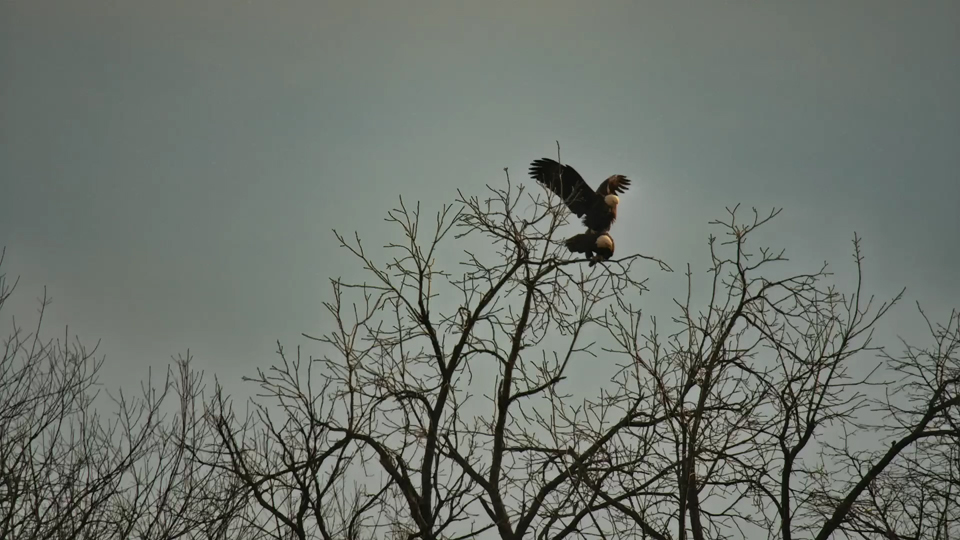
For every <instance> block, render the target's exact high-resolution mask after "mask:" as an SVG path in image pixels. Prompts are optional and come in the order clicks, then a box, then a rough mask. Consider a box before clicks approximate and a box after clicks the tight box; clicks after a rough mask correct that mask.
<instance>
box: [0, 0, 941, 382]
mask: <svg viewBox="0 0 960 540" xmlns="http://www.w3.org/2000/svg"><path fill="white" fill-rule="evenodd" d="M958 27H960V3H958V2H955V1H952V0H948V1H942V2H935V1H918V2H909V3H908V2H899V1H877V0H870V1H866V0H865V1H856V2H854V1H845V2H825V1H821V2H789V3H788V2H732V1H731V2H690V1H680V2H677V1H669V2H668V1H662V2H652V1H648V2H636V1H622V2H620V1H616V2H615V1H606V2H597V3H589V2H573V1H566V0H564V1H553V2H546V1H537V2H522V3H515V2H507V1H501V0H497V1H484V2H471V3H467V2H440V1H436V2H425V1H406V2H393V1H389V2H388V1H383V2H360V1H349V2H348V1H342V2H336V3H331V2H317V1H306V0H304V1H286V0H285V1H270V2H268V1H265V0H251V1H246V2H241V1H217V2H214V1H209V0H182V1H180V0H177V1H163V2H115V1H109V2H108V1H94V0H83V1H80V0H70V1H61V0H57V1H46V2H30V1H25V0H6V1H3V2H0V245H4V246H6V247H7V261H6V263H5V265H4V266H5V267H6V270H7V272H8V274H10V275H20V276H21V284H20V287H21V288H20V290H19V294H18V295H17V296H16V297H15V298H14V303H13V304H12V305H11V306H9V307H10V308H11V309H9V310H5V311H4V319H5V321H4V323H3V324H4V326H3V328H4V331H3V334H4V335H6V333H7V329H8V328H9V317H10V315H13V314H17V315H19V317H28V316H29V315H32V314H33V312H34V308H35V304H34V303H33V302H34V299H35V298H36V297H38V296H40V295H41V294H42V287H43V286H44V285H46V286H47V287H48V291H49V293H50V294H51V295H52V296H53V298H54V305H53V306H52V311H51V312H50V313H49V319H48V323H49V326H48V327H47V330H48V332H50V333H51V335H56V334H57V333H59V334H62V331H63V326H64V325H66V324H69V325H70V333H71V334H74V333H77V334H79V336H80V338H81V340H82V341H84V342H86V343H90V344H92V343H94V342H95V341H96V340H97V339H102V340H103V343H102V345H101V349H100V352H102V353H105V354H106V356H107V366H108V368H109V369H108V370H107V371H106V372H105V373H104V381H105V382H106V383H107V384H108V385H116V384H124V383H127V384H129V383H130V382H133V381H138V380H140V379H141V378H142V377H143V376H145V374H146V368H147V366H151V365H152V366H154V367H155V368H160V367H163V366H165V365H166V364H167V362H168V361H169V358H170V356H171V355H175V354H177V353H178V352H182V351H185V350H186V349H187V348H190V349H191V351H192V352H193V353H194V355H195V356H196V358H197V361H198V363H199V365H200V366H201V367H204V368H207V369H208V370H213V371H215V372H216V373H217V374H218V375H219V376H220V377H221V378H223V379H226V380H228V381H229V380H231V379H236V378H239V376H240V375H243V374H250V373H251V371H252V369H253V367H254V366H257V365H265V364H266V363H267V362H270V361H272V360H273V351H274V350H275V341H276V340H277V339H280V340H282V341H283V342H284V344H285V346H287V347H288V348H293V347H295V346H296V345H297V344H304V345H305V346H306V348H305V352H307V353H310V352H314V353H316V352H317V351H316V347H315V345H311V344H310V343H309V342H307V341H306V340H305V339H303V338H301V337H300V332H308V333H311V334H319V333H322V332H324V331H325V330H326V329H325V328H323V327H318V321H321V320H322V316H323V307H322V305H321V301H323V300H326V299H329V297H330V294H329V286H328V281H327V279H328V278H330V277H335V276H338V275H341V274H345V273H348V272H352V271H354V270H356V269H357V265H356V264H355V263H354V262H353V261H352V260H349V259H347V258H346V257H345V253H344V252H342V251H341V250H338V249H336V245H335V240H334V238H333V236H332V234H331V232H330V230H331V228H334V227H336V228H337V229H339V230H342V231H344V232H347V233H352V232H353V231H354V230H357V231H359V232H360V233H361V235H362V236H363V237H364V238H366V239H367V242H368V245H370V246H376V245H381V244H382V243H384V242H383V236H384V234H386V233H389V234H393V231H392V230H390V229H388V225H387V224H386V223H384V222H383V219H382V218H383V217H384V215H385V212H386V211H387V210H388V209H389V208H391V207H392V206H393V205H394V204H395V203H396V202H397V197H398V196H399V195H400V194H403V195H404V196H405V198H406V199H407V200H411V201H413V200H418V199H419V200H421V201H423V203H424V205H425V209H427V210H430V211H434V210H436V209H439V207H440V205H441V204H442V203H443V202H446V201H449V200H451V199H452V198H453V197H454V196H455V194H456V189H457V188H459V189H462V190H464V191H465V192H466V193H468V194H482V193H483V189H484V188H483V185H484V184H485V183H498V182H501V180H502V177H503V172H502V169H503V168H504V167H509V168H510V171H511V174H512V176H513V177H514V179H515V180H517V181H520V182H528V181H529V179H528V178H527V176H526V169H527V166H528V164H529V162H530V161H531V160H533V159H535V158H538V157H541V156H553V155H555V146H554V144H555V143H554V140H557V139H559V140H560V143H561V145H562V156H563V158H564V161H567V162H569V163H570V164H572V165H574V166H575V167H576V168H577V169H578V170H579V171H580V172H581V173H582V174H583V175H584V176H585V177H587V178H588V179H589V180H591V181H596V180H598V179H600V178H605V177H606V176H608V175H609V174H613V173H622V174H625V175H627V176H628V177H631V178H634V179H636V181H635V183H634V186H633V187H632V188H631V190H630V191H629V192H628V193H627V194H626V195H625V196H624V197H622V206H621V218H620V220H619V221H618V223H617V225H616V226H615V228H614V230H613V233H614V235H615V237H616V239H617V250H618V255H627V254H630V253H634V252H637V251H640V252H643V253H646V254H650V255H656V256H659V257H661V258H663V259H665V260H667V261H668V262H669V263H670V264H671V265H673V266H674V268H677V269H680V268H682V267H683V265H684V263H685V262H687V261H694V262H697V261H700V268H701V269H702V268H705V266H704V265H703V256H704V254H705V253H706V251H705V248H706V235H707V232H708V228H707V222H708V221H709V220H710V219H713V218H715V217H722V216H723V215H724V206H725V205H733V204H736V203H738V202H741V203H743V205H745V206H746V207H748V208H749V207H750V206H754V205H755V206H758V207H760V208H768V207H770V206H773V205H775V206H783V207H784V208H785V209H784V213H783V214H782V216H781V217H780V218H779V219H778V220H777V221H776V222H775V226H774V227H773V228H772V229H771V231H772V232H775V233H776V234H775V235H771V236H769V238H773V239H775V240H776V241H777V243H778V245H782V246H783V247H786V248H787V249H788V255H790V256H791V257H792V259H793V260H794V261H796V264H798V265H802V267H803V268H805V269H810V268H815V267H817V266H818V265H819V263H820V262H822V261H823V260H829V261H831V262H832V263H833V264H835V265H836V266H838V267H839V270H847V271H848V270H849V269H850V268H851V264H850V261H851V259H850V257H849V252H850V239H851V237H852V235H853V232H854V231H857V232H858V233H860V234H861V235H862V236H863V237H864V239H865V240H864V248H865V252H866V257H867V259H866V263H865V264H866V276H867V279H868V282H867V283H868V290H870V291H872V292H876V293H877V294H878V295H880V296H890V295H892V294H895V293H896V291H897V290H898V289H899V287H901V286H907V288H908V289H907V298H906V303H905V304H904V305H902V306H901V307H900V309H898V310H897V311H895V312H894V313H893V314H892V315H891V317H890V319H889V321H890V323H889V324H888V325H887V326H886V328H889V329H890V330H891V331H895V332H897V333H900V334H903V335H907V336H909V335H911V333H912V332H914V331H916V330H917V329H919V328H920V325H919V324H918V322H919V321H918V319H917V315H916V311H915V309H914V308H913V307H912V305H911V304H912V303H913V302H914V301H915V300H919V301H920V302H921V303H922V304H923V305H924V307H925V308H927V309H928V310H929V312H930V313H931V314H932V315H933V316H934V317H935V318H937V319H942V317H943V316H945V315H946V314H947V313H948V312H949V308H950V307H957V306H960V287H958V285H957V282H956V275H957V267H958V262H960V254H958V249H957V248H958V247H960V245H958V244H960V242H958V239H957V238H958V237H957V234H958V231H960V214H958V212H957V207H958V202H960V177H958V174H957V171H958V170H960V99H957V96H960V56H958V51H960V32H958V31H957V28H958ZM531 183H532V182H531ZM680 277H681V276H679V275H675V276H672V277H664V276H660V277H657V278H656V280H655V281H654V282H653V283H652V286H654V287H659V289H658V291H659V293H658V296H656V297H655V298H654V300H652V302H653V301H656V302H659V303H655V304H652V306H651V307H647V308H646V309H647V311H648V313H651V314H655V313H657V307H658V306H665V304H663V303H662V302H661V301H660V300H657V299H656V298H659V296H664V297H666V296H669V295H679V294H682V292H683V291H682V288H681V285H682V280H680V281H678V279H677V278H680ZM661 314H662V315H666V312H665V311H662V310H661ZM881 337H883V336H881ZM890 337H892V336H885V338H884V339H888V338H890Z"/></svg>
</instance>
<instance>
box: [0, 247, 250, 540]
mask: <svg viewBox="0 0 960 540" xmlns="http://www.w3.org/2000/svg"><path fill="white" fill-rule="evenodd" d="M2 262H3V257H2V255H0V264H2ZM5 278H6V275H5V274H4V275H0V311H2V308H3V306H4V304H5V303H6V301H7V300H8V299H9V297H10V296H11V294H12V293H13V291H14V289H15V287H16V282H15V283H14V284H12V285H11V284H9V283H7V282H6V280H5ZM49 304H50V299H49V298H48V297H47V296H46V295H44V297H43V299H42V300H41V302H40V309H39V316H38V318H37V323H36V326H35V327H34V330H33V331H32V332H26V331H24V330H23V329H22V328H21V327H20V326H18V325H17V323H16V319H14V321H13V323H14V326H13V331H12V333H11V335H10V336H9V337H8V338H7V339H6V340H5V341H4V350H3V355H2V357H0V538H11V539H14V538H15V539H18V540H19V539H40V538H56V539H94V538H96V539H104V538H143V539H153V538H158V539H159V538H165V539H169V538H179V537H195V538H238V537H242V535H239V534H238V532H242V531H243V527H242V526H234V525H232V522H233V521H236V520H235V519H234V518H235V514H237V513H238V509H237V506H238V505H237V499H235V498H233V497H230V494H231V493H237V492H238V490H237V489H236V488H235V487H234V486H232V485H231V484H230V482H229V481H230V478H229V477H224V476H221V475H215V474H213V473H215V472H216V471H214V470H212V469H203V468H201V467H200V466H199V464H198V463H197V462H195V461H193V460H191V459H190V455H189V454H188V452H187V449H188V448H189V447H190V445H192V444H196V441H197V440H204V439H206V438H208V434H206V433H204V431H203V429H204V424H203V423H202V422H200V421H199V418H198V416H197V414H196V404H197V401H198V398H199V397H200V395H199V390H200V386H199V383H200V381H199V380H198V379H197V378H196V376H197V374H196V373H195V372H193V371H192V370H191V368H190V366H189V361H188V360H183V359H181V361H179V362H178V363H177V364H178V365H177V370H176V373H177V375H178V377H177V378H174V376H173V375H174V371H173V370H168V372H167V375H166V378H165V380H163V381H162V382H161V383H160V384H159V385H158V386H157V387H154V386H153V381H152V380H150V379H148V380H147V381H146V382H145V383H144V384H143V385H142V388H141V392H140V393H139V394H138V395H135V396H132V397H131V396H129V395H128V393H127V392H125V391H123V390H121V391H120V392H118V393H117V394H116V395H110V394H109V393H108V394H107V395H105V396H101V395H100V391H99V388H98V386H99V382H98V374H99V372H100V370H101V368H102V367H103V362H104V360H103V358H96V357H95V356H94V354H95V351H96V347H95V348H94V349H93V350H87V349H86V348H85V347H84V346H83V345H82V344H81V343H79V341H76V342H74V344H73V345H71V344H70V342H69V341H68V334H66V332H65V336H64V338H63V340H62V341H61V340H56V341H55V340H51V339H45V338H44V337H42V326H43V320H44V313H45V311H46V309H47V307H48V306H49ZM171 390H172V391H174V392H175V393H176V394H177V395H178V396H179V402H178V403H177V405H179V407H178V409H177V410H176V413H175V415H173V418H172V419H171V420H168V419H167V418H166V416H165V414H164V413H163V411H162V409H163V406H164V403H165V399H166V397H167V396H168V395H169V393H170V392H171ZM98 398H99V399H98ZM98 403H99V405H98ZM201 404H202V403H201ZM104 408H106V409H108V410H109V411H110V412H109V413H108V414H104V413H102V412H101V410H102V409H104ZM240 506H241V507H244V506H245V504H242V505H240Z"/></svg>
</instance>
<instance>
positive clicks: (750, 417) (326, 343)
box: [0, 175, 960, 540]
mask: <svg viewBox="0 0 960 540" xmlns="http://www.w3.org/2000/svg"><path fill="white" fill-rule="evenodd" d="M531 185H532V184H531ZM487 189H488V190H489V196H488V198H485V199H481V198H479V197H477V196H467V195H464V194H462V193H461V194H460V196H459V198H458V199H457V200H456V202H455V203H454V204H452V205H448V206H444V207H443V208H442V209H441V210H440V212H438V214H437V215H436V218H435V219H424V218H422V217H421V213H420V207H419V205H416V206H415V207H410V206H408V205H407V204H406V203H405V202H404V201H403V200H402V199H401V201H400V205H399V208H397V209H395V210H393V211H392V212H390V213H389V214H388V216H387V222H388V223H389V224H391V225H392V226H394V227H396V229H397V231H398V233H399V237H398V239H397V240H395V241H393V242H390V243H388V244H387V245H385V246H383V248H382V249H371V248H369V247H367V246H365V245H364V243H363V242H362V241H361V239H360V238H359V237H358V236H356V235H353V237H352V238H350V239H348V237H346V236H344V235H342V234H340V233H337V232H336V231H335V234H336V236H337V238H338V239H339V241H340V243H341V245H342V247H343V248H344V249H345V250H346V251H347V252H348V253H350V254H351V255H352V256H353V257H355V259H356V261H357V263H358V265H359V266H360V269H361V271H362V272H364V273H366V275H365V277H360V278H356V279H354V280H351V281H345V280H340V279H334V280H331V287H332V297H331V299H330V300H329V301H328V302H326V303H325V304H324V306H325V308H326V311H327V314H328V315H329V322H330V324H329V326H328V327H326V329H327V331H326V332H324V333H322V334H320V335H319V336H317V337H313V336H312V335H309V334H305V336H306V337H307V338H309V339H311V340H315V341H316V342H318V343H319V345H318V346H319V347H321V348H322V349H323V350H322V353H321V354H320V355H319V356H318V357H317V358H310V359H309V360H304V359H302V358H301V354H300V351H299V349H298V350H297V353H296V355H295V356H296V358H295V359H293V358H291V356H289V355H288V353H287V352H286V351H285V350H284V348H283V347H282V346H279V344H278V346H279V347H278V351H277V353H278V356H277V360H276V361H275V362H273V363H272V364H273V365H271V366H269V367H264V368H263V369H258V370H257V372H256V373H255V374H253V375H252V376H251V377H248V378H245V380H246V381H247V382H248V383H249V384H251V385H252V386H253V387H254V388H255V389H256V395H255V396H254V397H251V398H249V399H247V400H245V401H244V402H243V403H242V404H241V405H236V404H235V402H234V400H233V399H232V398H231V397H230V395H229V394H228V393H227V392H226V390H225V389H224V387H223V386H222V385H221V384H220V382H219V381H216V382H215V384H214V386H213V388H212V392H211V393H209V394H207V393H206V392H207V390H206V387H205V385H204V383H203V374H202V373H198V372H196V371H195V370H194V369H193V367H192V363H191V358H190V356H189V353H188V354H187V356H186V357H185V358H179V359H177V361H176V365H175V366H174V367H172V368H171V369H170V370H169V371H168V373H167V377H166V380H165V381H164V382H163V383H161V384H160V385H158V389H154V388H153V386H152V382H150V381H148V382H147V383H146V384H145V385H144V386H143V390H142V392H141V395H140V396H138V398H137V399H136V400H131V399H129V398H128V397H126V396H125V395H124V394H120V396H119V397H118V398H116V399H115V400H114V401H113V402H112V407H113V409H114V410H115V411H116V413H115V414H114V416H113V417H112V418H113V419H112V420H108V419H106V418H103V417H101V416H99V415H98V413H96V410H95V409H94V408H93V407H92V403H93V399H94V397H95V395H96V392H95V383H96V379H95V377H94V374H95V373H96V370H97V369H99V366H100V363H98V362H97V361H95V360H94V359H93V357H92V353H87V352H86V351H84V350H83V349H82V348H81V347H80V346H79V345H77V346H75V347H74V348H73V349H68V348H66V347H65V346H60V345H59V344H58V346H56V347H54V346H53V344H52V342H42V341H40V339H39V338H38V337H37V336H38V335H39V327H38V331H37V332H34V333H33V334H30V335H25V334H23V333H22V331H21V330H19V329H18V328H17V327H16V326H15V331H14V333H13V336H12V338H11V339H10V340H8V342H7V346H6V353H5V354H4V357H3V363H2V371H0V399H2V402H0V427H2V428H3V431H2V440H0V466H2V469H0V474H2V477H0V513H2V516H0V519H2V521H0V527H2V528H0V537H8V536H9V537H17V538H39V537H54V538H68V537H70V538H211V539H213V538H217V539H220V538H275V539H278V540H279V539H287V538H296V539H302V540H306V539H308V538H309V539H313V538H321V539H324V540H348V539H349V540H354V539H357V540H358V539H362V538H394V539H397V540H399V539H404V540H413V539H422V540H439V539H458V540H459V539H468V538H474V537H477V538H480V537H500V538H503V539H516V540H519V539H523V538H536V539H538V540H561V539H588V538H590V539H592V538H604V539H608V538H637V537H639V538H653V539H657V540H665V539H674V538H676V539H685V538H688V537H692V538H694V539H695V540H705V539H719V538H731V537H732V538H759V537H768V538H781V539H783V540H792V539H794V538H817V539H818V540H825V539H827V538H835V537H852V538H857V537H860V538H878V539H879V538H884V539H890V538H903V539H908V538H909V539H919V538H938V539H939V538H942V539H947V538H950V537H956V536H957V535H958V534H960V531H958V530H957V525H956V523H957V522H960V509H958V508H960V507H958V496H957V494H958V492H960V473H958V471H960V462H958V459H960V455H958V451H957V448H960V425H958V413H960V392H958V385H960V358H958V354H957V351H958V344H960V328H958V326H960V316H958V315H957V314H956V313H954V314H952V315H951V317H950V319H949V321H948V323H947V325H946V326H945V327H941V326H935V325H933V324H932V323H929V328H930V332H931V336H932V339H933V346H930V347H927V348H923V349H917V348H914V347H912V346H910V345H908V344H906V343H904V346H905V351H904V353H903V354H901V355H899V356H892V355H890V354H888V353H887V352H886V351H885V350H884V349H883V348H882V347H879V346H877V345H875V344H873V332H874V330H875V329H876V328H877V327H878V324H879V321H880V320H881V319H882V317H883V316H884V315H885V314H887V313H889V311H890V310H891V309H892V308H893V306H894V305H896V303H897V302H898V301H899V300H900V299H901V297H902V294H903V291H900V293H899V294H895V295H893V296H892V298H891V299H890V300H888V301H886V302H880V303H878V302H876V301H875V300H874V298H873V297H872V296H870V295H868V294H866V293H865V292H864V290H865V286H864V283H863V279H862V262H863V256H862V254H861V253H862V247H861V240H860V238H859V237H857V236H856V235H855V236H854V240H853V255H854V257H853V268H852V269H853V270H855V277H854V278H853V281H852V283H851V285H850V287H849V288H848V289H844V288H842V287H840V286H839V285H837V284H836V283H834V276H833V274H832V273H831V272H829V271H828V267H827V266H826V265H825V264H824V265H816V266H814V267H811V268H810V269H809V270H799V271H798V270H797V266H795V265H788V264H786V262H787V259H786V258H785V256H784V252H783V251H782V250H779V249H772V248H767V247H762V246H761V247H757V246H756V245H755V244H756V238H757V236H758V233H757V232H756V231H758V230H761V229H763V228H764V227H766V226H767V224H768V223H769V222H770V221H771V220H773V219H775V218H776V217H777V215H778V213H779V211H778V210H776V209H775V210H773V211H771V212H770V213H766V214H760V213H758V212H757V211H756V210H754V211H752V213H751V214H750V215H749V217H748V219H746V220H744V219H743V212H742V211H741V210H740V209H739V207H737V208H732V209H728V211H727V216H726V218H724V219H722V220H719V221H715V222H712V226H714V227H715V228H717V229H719V234H718V235H717V236H713V235H711V236H710V237H709V254H710V265H709V268H708V272H707V279H706V280H704V281H703V282H702V281H701V277H702V275H701V273H699V272H695V271H694V270H693V269H692V268H691V266H689V265H688V266H687V271H686V278H687V280H686V281H687V287H686V290H684V291H682V294H681V295H679V299H677V300H676V301H675V312H674V314H673V315H672V316H671V317H669V318H666V317H660V318H658V317H653V316H646V315H645V314H644V310H641V309H640V308H639V307H637V306H643V305H645V303H646V297H645V296H644V293H646V292H647V285H648V281H647V279H648V278H649V277H650V276H651V275H653V274H655V273H656V272H671V271H672V270H671V269H670V267H669V266H668V265H667V264H666V263H664V262H663V261H660V260H659V259H657V258H655V257H652V256H647V255H640V254H631V255H628V256H624V254H623V253H620V254H618V257H615V258H614V259H612V260H609V261H607V262H604V263H601V264H598V265H596V266H592V267H591V266H588V265H586V264H585V261H582V260H579V259H577V258H575V257H572V256H571V255H570V254H569V253H568V252H567V251H566V250H565V249H564V248H563V243H562V235H563V233H564V231H565V229H563V226H564V225H565V224H566V223H567V221H568V218H569V214H568V212H567V210H566V209H565V207H564V206H563V203H562V201H560V200H559V199H558V198H556V197H555V196H553V195H550V194H545V193H544V194H541V193H542V192H541V191H540V190H539V189H537V191H536V192H534V194H531V193H529V192H528V190H527V189H525V188H524V187H523V186H522V185H521V186H517V185H515V184H514V183H513V182H512V181H511V179H510V177H509V175H507V177H506V183H505V185H504V186H503V187H502V188H495V187H490V186H487ZM639 276H643V277H642V278H641V277H639ZM0 291H2V292H0V307H2V303H3V301H4V300H5V299H6V297H7V296H8V295H9V292H8V288H5V287H4V286H2V285H0ZM43 305H46V302H44V304H43ZM921 313H922V312H921ZM588 372H589V376H590V377H589V378H591V379H592V380H599V381H604V382H603V383H602V384H600V385H599V386H593V387H591V386H590V385H587V384H584V382H583V381H584V380H585V379H584V377H585V374H588ZM168 394H170V395H176V397H177V399H176V401H175V403H174V404H172V405H171V407H172V408H171V409H170V410H172V411H174V412H173V413H171V414H167V413H165V412H164V411H165V410H166V409H165V408H164V407H165V406H164V405H163V404H164V403H168V401H165V396H167V395H168Z"/></svg>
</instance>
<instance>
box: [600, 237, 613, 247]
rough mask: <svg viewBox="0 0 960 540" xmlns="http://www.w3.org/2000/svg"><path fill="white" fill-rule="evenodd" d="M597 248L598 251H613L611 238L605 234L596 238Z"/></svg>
mask: <svg viewBox="0 0 960 540" xmlns="http://www.w3.org/2000/svg"><path fill="white" fill-rule="evenodd" d="M597 247H598V248H600V249H609V250H613V238H611V237H610V235H607V234H601V235H600V236H598V237H597Z"/></svg>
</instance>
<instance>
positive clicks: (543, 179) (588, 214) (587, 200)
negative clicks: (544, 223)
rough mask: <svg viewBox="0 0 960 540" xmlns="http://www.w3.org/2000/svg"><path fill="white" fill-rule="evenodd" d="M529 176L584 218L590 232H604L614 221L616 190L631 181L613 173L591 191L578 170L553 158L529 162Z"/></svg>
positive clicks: (627, 185)
mask: <svg viewBox="0 0 960 540" xmlns="http://www.w3.org/2000/svg"><path fill="white" fill-rule="evenodd" d="M530 176H531V177H533V179H534V180H536V181H537V182H538V183H540V184H541V185H543V186H544V187H546V188H548V189H550V191H552V192H554V193H556V194H557V195H558V196H559V197H560V198H561V199H563V201H564V203H566V205H567V208H569V209H570V211H571V212H573V213H574V214H576V215H577V217H579V218H583V219H582V221H583V224H584V225H585V226H586V227H587V229H588V230H589V231H592V232H597V233H604V232H607V231H609V230H610V226H611V225H612V224H613V222H614V221H616V220H617V205H618V204H620V197H617V194H618V193H623V192H624V191H626V190H627V187H629V186H630V180H629V179H628V178H627V177H625V176H623V175H621V174H615V175H613V176H611V177H609V178H607V179H606V180H604V181H603V182H602V183H601V184H600V186H599V187H598V188H597V189H596V190H594V189H592V188H591V187H590V185H589V184H587V182H586V181H584V179H583V177H582V176H580V173H578V172H577V171H576V169H574V168H573V167H571V166H569V165H562V166H561V165H560V164H559V163H557V162H556V161H553V160H552V159H547V158H543V159H538V160H536V161H534V162H533V163H531V164H530Z"/></svg>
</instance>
